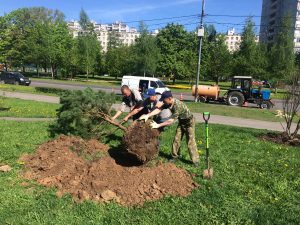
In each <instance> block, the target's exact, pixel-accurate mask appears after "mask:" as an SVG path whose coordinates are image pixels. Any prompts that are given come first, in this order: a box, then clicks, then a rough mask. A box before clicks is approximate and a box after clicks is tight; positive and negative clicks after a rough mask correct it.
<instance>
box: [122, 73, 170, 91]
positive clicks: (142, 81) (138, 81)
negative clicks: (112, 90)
mask: <svg viewBox="0 0 300 225" xmlns="http://www.w3.org/2000/svg"><path fill="white" fill-rule="evenodd" d="M121 85H122V86H123V85H127V86H128V87H129V88H133V89H138V90H139V91H140V92H141V93H143V92H145V91H146V90H148V89H149V88H153V89H155V92H156V93H160V94H162V93H163V92H165V91H170V89H169V88H167V87H166V86H165V85H164V83H163V82H162V81H161V80H160V79H157V78H154V77H136V76H123V78H122V84H121Z"/></svg>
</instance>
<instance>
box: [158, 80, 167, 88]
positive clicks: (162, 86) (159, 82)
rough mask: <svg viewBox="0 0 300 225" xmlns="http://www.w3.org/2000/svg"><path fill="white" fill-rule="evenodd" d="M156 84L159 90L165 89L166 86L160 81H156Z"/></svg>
mask: <svg viewBox="0 0 300 225" xmlns="http://www.w3.org/2000/svg"><path fill="white" fill-rule="evenodd" d="M156 83H157V84H158V87H160V88H164V87H166V85H165V84H164V83H163V82H161V81H160V80H158V81H156Z"/></svg>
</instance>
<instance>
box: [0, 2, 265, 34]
mask: <svg viewBox="0 0 300 225" xmlns="http://www.w3.org/2000/svg"><path fill="white" fill-rule="evenodd" d="M0 4H1V8H0V15H3V14H4V13H8V12H10V11H12V10H14V9H17V8H20V7H31V6H44V7H47V8H51V9H59V10H61V11H62V12H63V13H64V14H65V15H66V19H67V20H72V19H78V15H79V11H80V9H81V8H83V9H84V10H85V11H86V12H87V13H88V15H89V17H90V19H92V20H95V21H97V22H100V23H109V22H114V21H117V20H118V21H125V22H131V21H139V20H149V19H154V18H169V17H179V16H187V15H195V14H200V11H201V0H160V1H159V0H148V1H146V0H122V1H117V0H109V1H108V0H72V1H71V0H68V1H67V0H9V1H7V0H0ZM261 7H262V0H206V6H205V8H206V10H205V12H206V14H208V16H207V17H206V18H205V21H206V22H209V23H215V26H216V27H217V30H218V31H222V32H224V31H226V30H227V29H228V28H231V27H235V28H236V30H237V31H238V32H240V31H241V29H242V26H241V25H234V24H243V23H244V21H245V19H246V18H245V17H246V16H250V15H252V16H260V14H261ZM210 15H234V16H245V17H226V16H225V17H220V16H210ZM253 20H254V21H255V23H256V24H257V25H259V23H260V18H259V17H253ZM171 21H173V22H178V23H181V24H185V25H186V27H187V29H193V28H194V27H195V26H196V25H195V23H197V22H198V21H199V19H198V18H197V17H196V16H194V17H183V18H174V19H166V20H159V21H151V22H147V24H148V26H149V29H150V30H154V29H156V28H159V27H161V26H164V25H165V23H167V22H171ZM218 23H219V24H218ZM220 23H225V24H220ZM227 23H232V24H227ZM128 25H130V26H132V27H136V26H137V23H129V24H128ZM257 31H259V28H258V27H257Z"/></svg>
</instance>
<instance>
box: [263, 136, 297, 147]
mask: <svg viewBox="0 0 300 225" xmlns="http://www.w3.org/2000/svg"><path fill="white" fill-rule="evenodd" d="M260 139H262V140H264V141H272V142H275V143H277V144H283V145H290V146H295V147H300V135H297V137H296V138H295V139H294V140H289V138H288V136H287V134H286V133H279V134H278V133H267V134H264V135H262V136H260Z"/></svg>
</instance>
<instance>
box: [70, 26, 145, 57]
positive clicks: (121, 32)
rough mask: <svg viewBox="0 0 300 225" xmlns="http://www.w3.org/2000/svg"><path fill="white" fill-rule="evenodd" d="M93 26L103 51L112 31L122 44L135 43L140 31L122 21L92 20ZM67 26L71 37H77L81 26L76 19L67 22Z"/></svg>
mask: <svg viewBox="0 0 300 225" xmlns="http://www.w3.org/2000/svg"><path fill="white" fill-rule="evenodd" d="M92 24H93V26H94V31H95V33H96V35H97V39H98V41H99V42H100V44H101V46H102V49H103V51H105V52H106V51H107V48H108V44H109V34H110V33H111V32H114V33H115V34H116V36H117V37H118V39H119V40H120V42H121V43H122V44H123V45H128V46H129V45H132V44H134V43H135V40H136V39H137V38H138V37H139V36H140V33H139V32H138V31H137V30H136V29H135V28H130V27H129V26H127V25H126V24H124V23H122V22H118V21H117V22H115V23H112V24H98V23H96V22H95V21H92ZM68 27H69V30H70V32H71V33H72V34H73V37H74V38H75V37H78V34H79V33H80V32H81V27H80V24H79V22H78V21H71V22H68Z"/></svg>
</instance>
